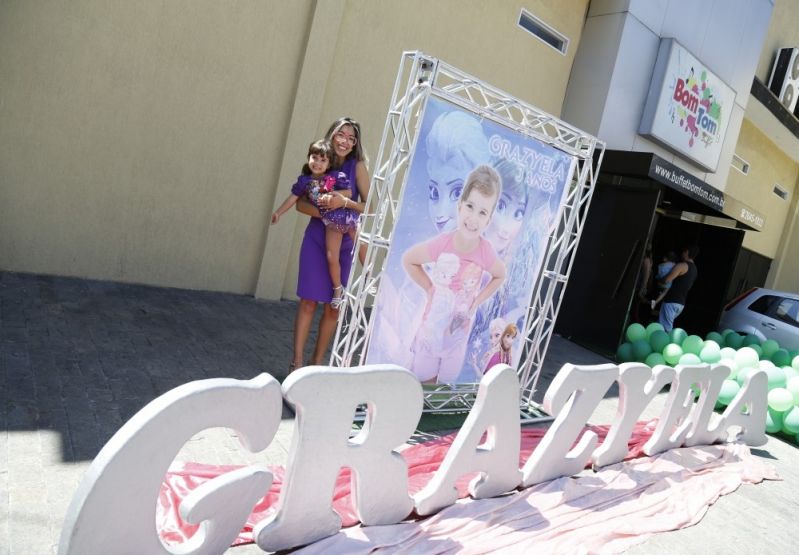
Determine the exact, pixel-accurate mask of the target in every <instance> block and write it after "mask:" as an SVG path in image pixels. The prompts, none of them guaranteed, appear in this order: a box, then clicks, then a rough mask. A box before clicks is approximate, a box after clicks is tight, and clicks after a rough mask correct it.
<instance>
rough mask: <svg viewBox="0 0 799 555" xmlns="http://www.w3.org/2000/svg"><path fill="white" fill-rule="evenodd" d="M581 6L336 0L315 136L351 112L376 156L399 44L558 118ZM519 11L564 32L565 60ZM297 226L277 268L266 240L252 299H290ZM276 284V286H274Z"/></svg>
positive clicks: (576, 0)
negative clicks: (338, 7) (522, 21)
mask: <svg viewBox="0 0 799 555" xmlns="http://www.w3.org/2000/svg"><path fill="white" fill-rule="evenodd" d="M587 7H588V1H587V0H567V1H563V2H548V1H546V0H535V1H525V2H520V1H516V0H495V1H492V2H482V1H475V0H468V1H464V0H439V1H435V2H430V1H427V0H407V1H404V2H401V3H399V2H395V1H393V0H371V1H367V0H349V1H347V2H344V3H343V6H342V13H341V21H340V27H339V29H338V33H337V39H336V40H335V42H334V46H335V49H334V52H333V56H332V59H331V62H330V63H331V71H330V78H329V81H328V83H327V85H326V87H325V94H324V99H323V103H322V108H321V119H320V121H319V122H318V127H317V130H316V131H317V134H318V135H321V134H323V133H324V131H325V130H326V129H327V126H328V125H329V124H330V122H332V121H334V120H335V119H336V118H337V117H339V116H341V115H349V116H352V117H354V118H355V119H357V120H358V121H359V122H360V123H361V126H362V132H363V137H364V146H365V147H366V150H367V152H368V153H369V154H370V155H371V156H372V158H374V157H375V156H376V155H377V151H378V147H379V144H380V138H381V136H382V133H383V127H384V124H385V119H386V112H387V110H388V103H389V100H390V99H391V92H392V90H393V87H394V81H395V79H396V75H397V70H398V68H399V63H400V58H401V55H402V52H403V51H406V50H421V51H423V52H424V53H425V54H428V55H430V56H434V57H436V58H439V59H441V60H444V61H446V62H448V63H449V64H451V65H453V66H455V67H458V68H459V69H461V70H463V71H465V72H467V73H470V74H472V75H474V76H476V77H479V78H480V79H482V80H484V81H486V82H488V83H490V84H492V85H494V86H495V87H498V88H500V89H503V90H505V91H506V92H508V93H510V94H512V95H514V96H516V97H518V98H520V99H522V100H524V101H526V102H529V103H531V104H533V105H535V106H537V107H539V108H541V109H543V110H546V111H548V112H550V113H552V114H553V115H560V111H561V107H562V103H563V98H564V96H565V92H566V85H567V82H568V78H569V74H570V71H571V66H572V62H573V60H574V55H575V53H576V51H577V45H578V43H579V39H580V33H581V31H582V28H583V23H584V21H585V13H586V10H587ZM522 8H525V9H527V10H528V11H529V12H531V13H532V14H533V15H535V16H537V17H539V18H540V19H542V20H543V21H544V22H546V23H547V24H549V25H550V26H552V27H554V28H555V29H556V30H557V31H558V32H560V33H562V34H564V35H566V36H567V37H568V38H569V40H570V43H569V47H568V51H567V53H566V55H565V56H564V55H562V54H560V53H559V52H557V51H556V50H554V49H553V48H551V47H550V46H548V45H546V44H544V43H543V42H542V41H540V40H538V39H537V38H535V37H533V36H532V35H531V34H530V33H528V32H527V31H525V30H523V29H521V28H520V27H519V26H518V24H517V23H518V20H519V14H520V12H521V10H522ZM320 56H321V55H320ZM306 144H307V142H306ZM303 148H305V146H304V145H303ZM287 155H290V156H291V157H292V160H294V159H299V160H301V159H302V157H303V156H304V151H302V152H301V151H299V150H297V151H295V152H291V153H289V152H288V151H287ZM297 168H299V166H297ZM295 175H296V171H295ZM289 185H290V182H289V183H282V184H281V187H283V188H284V189H287V188H288V186H289ZM280 196H281V195H278V197H280ZM305 223H306V220H305V218H304V217H301V218H297V224H296V225H297V229H296V231H295V233H294V236H293V244H292V245H291V248H290V249H286V253H287V255H288V256H289V262H288V264H287V265H285V266H283V267H277V266H276V265H272V263H271V262H270V258H269V255H270V252H273V250H272V249H270V248H269V247H270V245H271V243H272V240H268V242H267V249H266V252H265V253H264V264H265V265H271V266H270V268H262V270H261V276H260V280H259V287H258V291H257V293H256V294H257V295H258V296H263V297H268V298H275V297H278V296H283V297H285V298H294V297H295V290H296V282H297V261H298V253H299V247H300V244H301V241H302V231H303V229H304V226H305ZM270 233H276V231H275V230H274V229H273V230H270ZM277 233H279V232H277ZM275 242H276V243H277V241H275ZM278 283H281V284H282V287H281V288H280V289H278V288H277V284H278Z"/></svg>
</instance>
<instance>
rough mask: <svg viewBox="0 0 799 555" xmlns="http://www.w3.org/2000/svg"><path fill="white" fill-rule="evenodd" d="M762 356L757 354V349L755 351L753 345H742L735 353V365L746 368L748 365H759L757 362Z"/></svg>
mask: <svg viewBox="0 0 799 555" xmlns="http://www.w3.org/2000/svg"><path fill="white" fill-rule="evenodd" d="M759 358H760V357H758V356H757V351H755V350H754V349H753V348H752V347H741V348H740V349H738V350H737V351H736V353H735V365H736V366H738V368H739V369H740V368H744V367H746V366H752V367H754V366H757V362H758V360H759Z"/></svg>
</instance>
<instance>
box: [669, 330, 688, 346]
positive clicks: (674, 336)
mask: <svg viewBox="0 0 799 555" xmlns="http://www.w3.org/2000/svg"><path fill="white" fill-rule="evenodd" d="M686 337H688V334H687V333H685V330H684V329H682V328H674V329H672V330H671V333H670V334H669V339H671V342H672V343H676V344H677V345H682V342H683V341H685V338H686Z"/></svg>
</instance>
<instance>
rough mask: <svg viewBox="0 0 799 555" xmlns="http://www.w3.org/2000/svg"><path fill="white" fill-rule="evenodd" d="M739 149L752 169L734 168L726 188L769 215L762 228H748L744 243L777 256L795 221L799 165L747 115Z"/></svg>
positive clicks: (742, 126) (738, 152)
mask: <svg viewBox="0 0 799 555" xmlns="http://www.w3.org/2000/svg"><path fill="white" fill-rule="evenodd" d="M754 102H757V101H756V100H755V101H754ZM735 153H736V154H737V155H738V156H740V157H741V158H743V159H744V160H746V161H747V162H748V163H749V173H748V174H747V175H744V174H743V173H741V172H740V171H737V170H732V171H730V175H729V178H728V179H727V189H726V192H727V193H729V194H730V195H732V196H733V197H734V198H736V199H739V200H741V201H743V202H744V203H746V204H748V205H750V206H752V207H753V208H755V209H756V210H757V211H758V212H760V213H761V214H763V215H764V216H765V219H766V223H765V225H764V226H763V229H762V230H761V231H747V232H746V234H745V235H744V241H743V246H744V247H745V248H747V249H749V250H752V251H754V252H756V253H758V254H762V255H763V256H766V257H768V258H772V259H774V258H777V257H778V254H779V244H780V240H781V238H782V235H783V233H784V231H785V228H786V225H788V224H789V223H790V221H791V216H792V214H791V213H790V208H791V200H792V199H793V198H794V197H795V189H796V180H797V177H799V165H797V163H796V162H794V161H793V160H792V159H791V158H789V157H788V156H787V155H786V154H785V153H784V152H782V150H780V149H779V148H778V147H777V145H775V144H774V143H773V142H772V141H771V139H769V138H768V137H767V136H766V135H765V134H763V132H762V131H760V130H759V129H758V128H757V127H755V126H754V125H753V124H752V123H751V122H750V121H749V120H746V119H744V121H743V124H742V125H741V132H740V134H739V135H738V143H737V145H736V148H735ZM775 184H778V185H779V186H780V187H781V188H782V189H783V190H785V191H786V192H787V193H788V199H787V200H783V199H782V198H780V197H779V196H777V195H776V194H774V192H773V191H774V185H775Z"/></svg>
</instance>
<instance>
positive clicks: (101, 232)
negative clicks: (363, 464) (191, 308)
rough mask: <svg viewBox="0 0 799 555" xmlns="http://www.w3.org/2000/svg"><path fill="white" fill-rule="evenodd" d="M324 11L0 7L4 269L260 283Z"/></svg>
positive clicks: (165, 281) (302, 6) (306, 4)
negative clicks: (299, 74)
mask: <svg viewBox="0 0 799 555" xmlns="http://www.w3.org/2000/svg"><path fill="white" fill-rule="evenodd" d="M311 8H312V2H310V1H301V0H297V1H292V2H277V1H275V2H258V1H249V2H237V3H227V2H217V1H214V0H204V1H180V2H154V1H146V2H126V1H122V0H120V1H114V2H100V1H98V2H93V1H91V2H90V1H77V2H27V1H16V2H3V3H2V4H0V95H1V96H0V99H1V100H0V183H2V187H0V268H2V269H6V270H15V271H25V272H42V273H48V274H62V275H73V276H85V277H91V278H103V279H112V280H120V281H131V282H141V283H149V284H157V285H167V286H177V287H188V288H200V289H217V290H226V291H236V292H248V291H252V290H253V288H254V285H255V278H256V275H257V270H258V267H259V265H260V262H261V256H262V253H263V244H264V237H265V231H264V224H265V221H266V220H267V217H268V210H269V208H270V207H271V189H272V187H273V186H274V182H275V179H276V177H277V173H276V170H275V168H276V167H277V163H278V162H279V160H280V159H281V157H282V154H283V142H284V137H285V133H286V129H287V126H288V123H289V115H290V108H291V105H292V101H293V96H294V92H295V87H296V74H295V68H296V67H297V65H298V61H299V59H300V57H301V55H302V53H303V49H304V47H305V40H306V34H307V27H308V21H309V16H310V13H311ZM277 22H279V24H278V23H277Z"/></svg>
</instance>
